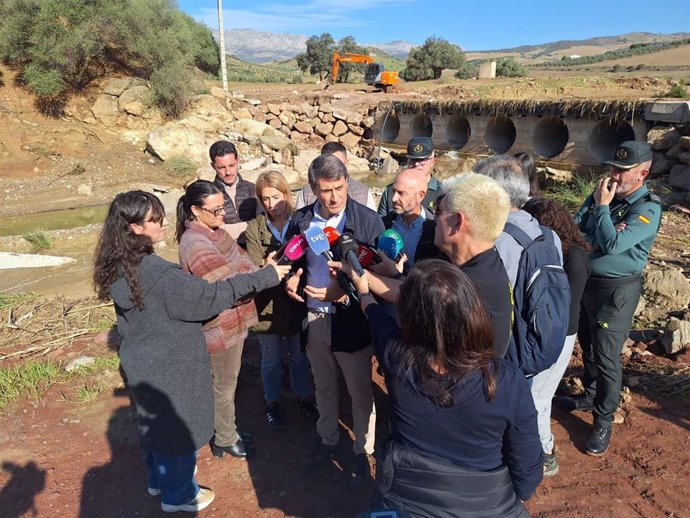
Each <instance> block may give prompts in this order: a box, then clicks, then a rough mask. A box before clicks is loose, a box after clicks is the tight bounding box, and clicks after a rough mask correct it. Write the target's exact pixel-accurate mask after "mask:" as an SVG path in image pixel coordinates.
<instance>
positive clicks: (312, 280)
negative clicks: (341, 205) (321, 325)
mask: <svg viewBox="0 0 690 518" xmlns="http://www.w3.org/2000/svg"><path fill="white" fill-rule="evenodd" d="M320 211H321V204H320V203H319V202H318V201H317V202H315V203H314V216H313V217H312V218H311V221H310V222H309V228H313V227H318V228H320V229H321V230H323V229H324V228H326V227H334V228H335V229H336V230H337V231H338V232H340V233H342V232H343V229H344V228H345V220H346V217H345V209H343V210H342V212H340V213H338V214H334V215H333V216H331V217H330V218H328V219H324V218H323V217H321V214H320ZM330 280H331V274H330V272H329V271H328V262H327V261H326V258H325V257H324V256H322V255H316V254H315V253H314V252H312V251H311V250H307V284H308V285H309V286H311V287H313V288H325V287H327V286H328V283H329V282H330ZM307 307H308V308H309V309H311V310H314V311H318V312H320V313H334V312H335V308H334V307H333V304H331V303H330V302H323V301H320V300H316V299H313V298H311V297H307Z"/></svg>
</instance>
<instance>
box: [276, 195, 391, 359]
mask: <svg viewBox="0 0 690 518" xmlns="http://www.w3.org/2000/svg"><path fill="white" fill-rule="evenodd" d="M345 214H346V219H345V227H344V229H343V233H345V232H347V233H350V234H352V235H353V236H354V238H355V239H356V240H357V241H359V242H361V243H366V244H368V245H370V246H375V244H376V239H377V238H378V237H379V236H380V235H381V233H382V232H383V231H384V230H385V228H384V226H383V222H382V221H381V217H380V216H379V215H378V214H376V213H375V212H374V211H372V210H370V209H368V208H367V207H366V206H364V205H362V204H361V203H358V202H356V201H355V200H353V199H352V198H350V197H349V196H348V198H347V205H346V208H345ZM313 216H314V204H313V203H312V204H311V205H307V206H306V207H302V208H301V209H299V210H297V211H296V212H295V213H294V214H293V215H292V218H291V220H290V226H289V227H288V230H287V234H286V237H285V239H286V240H289V239H290V238H291V237H292V236H296V235H297V234H301V233H302V232H304V231H305V230H307V229H308V228H309V223H310V222H311V220H312V217H313ZM306 266H307V261H306V259H304V258H303V259H301V260H300V261H298V262H297V263H296V264H295V267H296V268H303V269H305V271H306ZM302 278H303V279H305V278H306V276H304V277H302ZM335 306H336V312H335V314H334V315H333V320H332V325H331V348H332V349H333V351H339V352H351V353H354V352H357V351H360V350H362V349H364V348H365V347H366V346H368V345H369V344H370V343H371V336H370V335H369V324H368V323H367V319H366V317H365V316H364V314H363V313H362V311H361V310H360V308H359V305H357V304H351V305H350V306H349V307H343V306H342V305H338V304H336V305H335Z"/></svg>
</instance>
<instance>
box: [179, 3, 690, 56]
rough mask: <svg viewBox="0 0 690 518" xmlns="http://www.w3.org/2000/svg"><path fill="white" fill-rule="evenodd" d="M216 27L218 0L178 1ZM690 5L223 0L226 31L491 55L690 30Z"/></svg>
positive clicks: (202, 19) (187, 9)
mask: <svg viewBox="0 0 690 518" xmlns="http://www.w3.org/2000/svg"><path fill="white" fill-rule="evenodd" d="M178 5H179V6H180V9H182V10H183V11H184V12H186V13H188V14H190V15H191V16H193V17H194V18H195V19H197V20H199V21H202V22H204V23H206V24H207V25H208V26H209V27H211V28H216V27H217V25H218V14H217V5H218V3H217V1H216V0H178ZM689 5H690V2H688V0H664V1H663V2H660V1H658V0H648V1H643V0H571V1H563V0H525V1H523V2H517V1H514V0H513V1H508V0H494V1H492V0H479V1H472V0H309V1H297V0H253V1H251V2H238V1H237V0H223V12H224V15H223V16H224V25H225V28H226V30H227V29H233V28H237V29H239V28H249V29H255V30H258V31H266V32H281V33H291V34H304V35H306V36H311V35H313V34H321V33H323V32H329V33H331V34H332V35H333V36H334V37H335V38H336V39H339V38H342V37H344V36H348V35H353V36H354V37H355V39H356V40H357V41H358V42H360V43H385V42H389V41H393V40H405V41H409V42H410V43H414V44H419V43H422V42H423V41H424V40H425V39H426V38H427V37H429V36H438V37H440V38H445V39H447V40H449V41H451V42H453V43H456V44H458V45H460V46H461V47H462V48H463V49H466V50H491V49H499V48H509V47H515V46H518V45H532V44H538V43H547V42H551V41H557V40H580V39H586V38H591V37H594V36H614V35H618V34H625V33H628V32H654V33H663V34H670V33H674V32H690V7H689Z"/></svg>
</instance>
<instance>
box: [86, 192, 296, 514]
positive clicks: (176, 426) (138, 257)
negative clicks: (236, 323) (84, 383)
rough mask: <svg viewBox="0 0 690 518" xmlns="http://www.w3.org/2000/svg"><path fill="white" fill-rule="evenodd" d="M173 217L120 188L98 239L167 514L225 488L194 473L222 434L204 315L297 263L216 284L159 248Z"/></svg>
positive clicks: (102, 277)
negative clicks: (216, 425) (216, 429)
mask: <svg viewBox="0 0 690 518" xmlns="http://www.w3.org/2000/svg"><path fill="white" fill-rule="evenodd" d="M166 226H167V221H166V219H165V211H164V209H163V205H162V204H161V202H160V200H159V199H158V198H156V197H155V196H154V195H153V194H150V193H147V192H143V191H131V192H125V193H121V194H118V195H117V196H116V197H115V199H114V200H113V201H112V203H111V204H110V208H109V210H108V215H107V216H106V219H105V223H104V224H103V230H102V231H101V234H100V237H99V240H98V245H97V247H96V253H95V260H94V275H93V280H94V287H95V289H96V292H97V294H98V297H99V298H100V299H101V300H112V301H113V303H114V305H115V313H116V315H117V330H118V333H119V334H120V336H121V337H122V343H121V346H120V362H121V364H122V367H123V369H124V371H125V374H126V375H127V381H128V384H129V387H130V390H131V392H132V396H133V399H134V403H135V405H136V409H137V420H138V426H139V434H140V437H141V445H142V448H144V450H146V464H147V467H148V476H147V483H148V492H149V494H150V495H160V497H161V509H162V510H163V511H166V512H174V511H187V512H196V511H199V510H201V509H203V508H205V507H207V506H208V505H209V504H210V503H211V502H212V501H213V499H214V497H215V493H214V492H213V491H211V490H210V489H205V488H200V487H199V485H198V484H197V482H196V480H195V477H194V470H195V466H196V452H197V450H198V449H199V448H201V447H202V446H203V445H204V444H206V443H207V442H208V440H209V439H210V438H211V435H212V434H213V407H212V394H213V391H212V384H211V368H210V365H209V358H208V353H207V351H206V341H205V339H204V334H203V332H202V329H201V323H202V322H203V321H205V320H208V319H209V318H213V317H214V316H215V315H217V314H218V313H220V312H221V311H223V310H224V309H227V308H229V307H232V306H233V305H234V304H236V303H237V302H238V301H240V300H241V299H242V298H243V297H247V296H252V295H253V294H254V293H256V292H259V291H261V290H264V289H266V288H270V287H273V286H275V285H277V284H278V283H279V282H280V280H281V279H282V278H283V277H284V276H285V274H286V273H287V272H288V271H289V268H288V267H285V266H277V265H276V264H275V262H271V261H269V263H270V265H271V267H265V268H263V269H262V270H261V271H259V272H256V273H251V274H247V275H238V276H235V277H233V278H231V279H229V280H227V281H221V282H216V283H212V284H211V283H208V282H206V281H205V280H202V279H200V278H199V277H195V276H193V275H189V274H188V273H185V272H183V271H182V270H181V269H180V267H179V265H177V264H174V263H170V262H168V261H165V260H164V259H161V258H160V257H158V256H157V255H156V254H155V251H154V244H155V243H158V242H160V241H163V239H164V237H165V229H166Z"/></svg>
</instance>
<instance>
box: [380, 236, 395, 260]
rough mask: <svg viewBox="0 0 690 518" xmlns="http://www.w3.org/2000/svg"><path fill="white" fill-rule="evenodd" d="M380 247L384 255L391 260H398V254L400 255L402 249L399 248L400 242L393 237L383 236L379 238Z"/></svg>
mask: <svg viewBox="0 0 690 518" xmlns="http://www.w3.org/2000/svg"><path fill="white" fill-rule="evenodd" d="M378 247H379V248H380V249H381V250H383V253H384V254H386V256H388V257H389V258H390V259H393V260H394V261H395V260H396V259H397V258H398V254H400V248H399V247H398V241H397V240H396V239H395V238H394V237H391V236H383V235H382V236H381V237H379V244H378Z"/></svg>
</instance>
